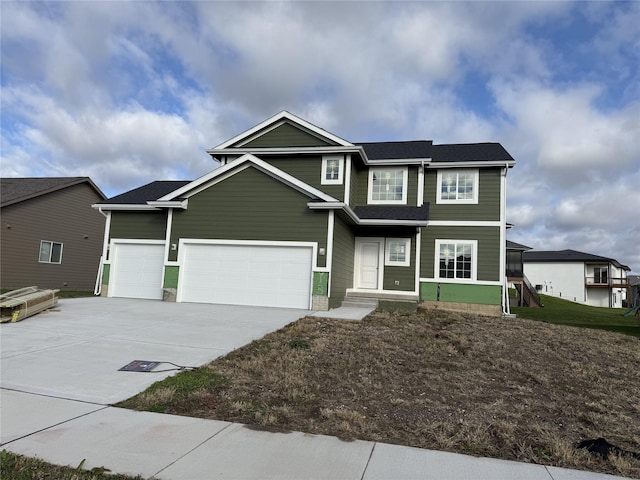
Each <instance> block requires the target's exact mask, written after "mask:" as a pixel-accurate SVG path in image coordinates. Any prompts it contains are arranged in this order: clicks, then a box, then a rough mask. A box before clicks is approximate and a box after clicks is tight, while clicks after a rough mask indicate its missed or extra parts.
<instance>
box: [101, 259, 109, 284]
mask: <svg viewBox="0 0 640 480" xmlns="http://www.w3.org/2000/svg"><path fill="white" fill-rule="evenodd" d="M110 273H111V264H109V263H105V264H104V265H102V285H109V274H110Z"/></svg>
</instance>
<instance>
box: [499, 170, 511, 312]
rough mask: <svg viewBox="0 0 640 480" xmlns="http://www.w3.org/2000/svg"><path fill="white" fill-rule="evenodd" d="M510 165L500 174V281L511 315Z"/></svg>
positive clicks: (506, 309)
mask: <svg viewBox="0 0 640 480" xmlns="http://www.w3.org/2000/svg"><path fill="white" fill-rule="evenodd" d="M508 170H509V165H508V164H506V163H505V165H504V170H503V172H502V174H501V175H500V190H501V194H500V283H501V284H502V314H503V315H505V316H506V315H511V309H510V308H509V288H508V285H507V275H506V255H507V247H506V244H507V223H506V206H507V171H508Z"/></svg>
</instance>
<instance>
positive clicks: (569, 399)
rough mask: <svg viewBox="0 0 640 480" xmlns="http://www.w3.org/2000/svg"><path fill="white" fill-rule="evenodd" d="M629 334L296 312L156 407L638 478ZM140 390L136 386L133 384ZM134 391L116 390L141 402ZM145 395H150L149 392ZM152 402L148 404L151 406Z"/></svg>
mask: <svg viewBox="0 0 640 480" xmlns="http://www.w3.org/2000/svg"><path fill="white" fill-rule="evenodd" d="M639 347H640V342H639V341H638V339H637V338H634V337H629V336H624V335H619V334H613V333H608V332H601V331H593V330H585V329H578V328H572V327H565V326H558V325H548V324H543V323H540V322H535V321H530V320H521V319H517V320H503V319H497V318H490V317H478V316H472V315H468V314H456V313H445V312H440V311H436V312H434V311H426V312H420V313H417V314H407V315H399V314H390V313H385V312H375V313H373V314H372V315H370V316H369V317H367V318H366V319H365V320H363V321H361V322H346V321H340V320H332V319H320V318H315V317H308V318H304V319H302V320H300V321H298V322H295V323H293V324H291V325H289V326H287V327H285V328H284V329H282V330H280V331H278V332H275V333H273V334H270V335H267V336H266V337H264V338H263V339H261V340H258V341H255V342H252V343H251V344H249V345H247V346H246V347H243V348H241V349H239V350H236V351H235V352H232V353H231V354H229V355H227V356H226V357H224V358H221V359H218V360H216V361H214V362H213V363H211V364H210V365H209V366H207V367H206V369H207V371H209V372H211V373H212V374H215V375H220V376H222V377H224V378H226V379H228V383H226V384H225V385H224V387H223V388H221V387H216V388H215V389H207V388H206V387H205V388H198V389H196V390H194V392H193V393H192V394H191V395H189V397H188V399H185V398H182V400H181V401H178V402H174V403H171V402H170V401H169V400H167V398H168V396H167V395H165V397H163V399H162V402H163V403H164V405H165V406H166V407H165V408H163V409H162V410H163V411H166V412H167V413H176V414H181V415H190V416H198V417H204V418H213V419H220V420H227V421H234V422H241V423H246V424H251V425H254V426H258V427H260V428H265V429H270V430H284V431H287V430H298V431H303V432H309V433H318V434H327V435H335V436H338V437H341V438H344V439H355V438H357V439H362V440H373V441H382V442H388V443H396V444H402V445H409V446H413V447H420V448H430V449H437V450H447V451H451V452H459V453H466V454H473V455H480V456H487V457H496V458H504V459H509V460H518V461H525V462H532V463H540V464H546V465H556V466H561V467H568V468H577V469H585V470H591V471H598V472H605V473H613V474H617V475H624V476H635V477H638V478H640V461H639V460H638V459H637V458H634V457H633V456H631V455H624V454H620V455H618V454H615V453H614V454H611V455H609V456H608V457H607V458H603V457H602V456H600V455H594V454H591V453H589V452H588V451H587V450H584V449H577V448H576V445H577V443H578V442H580V441H583V440H585V439H593V438H599V437H604V438H606V439H607V440H608V441H610V442H611V443H612V444H615V445H617V446H618V447H620V449H621V451H628V452H640V428H639V426H640V403H639V402H638V395H639V393H638V392H639V391H640V348H639ZM141 395H144V394H141ZM136 398H138V397H135V398H134V399H132V400H129V401H128V402H126V403H124V404H123V406H128V407H130V408H136V407H138V408H144V409H148V408H149V405H148V403H146V402H145V403H146V405H144V406H143V405H142V404H137V403H136V402H137V400H136ZM147 401H148V399H147ZM156 411H157V410H156Z"/></svg>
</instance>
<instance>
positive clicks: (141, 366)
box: [118, 360, 162, 372]
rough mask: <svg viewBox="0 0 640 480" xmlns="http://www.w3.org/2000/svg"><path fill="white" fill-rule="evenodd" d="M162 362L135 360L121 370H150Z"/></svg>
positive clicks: (120, 369) (120, 370)
mask: <svg viewBox="0 0 640 480" xmlns="http://www.w3.org/2000/svg"><path fill="white" fill-rule="evenodd" d="M161 363H162V362H150V361H148V360H134V361H133V362H129V363H127V364H126V365H125V366H124V367H122V368H119V369H118V371H119V372H150V371H152V370H153V369H154V368H156V367H157V366H158V365H160V364H161Z"/></svg>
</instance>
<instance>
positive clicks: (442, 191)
mask: <svg viewBox="0 0 640 480" xmlns="http://www.w3.org/2000/svg"><path fill="white" fill-rule="evenodd" d="M478 176H479V175H478V170H458V169H452V170H438V195H437V196H436V203H478Z"/></svg>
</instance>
